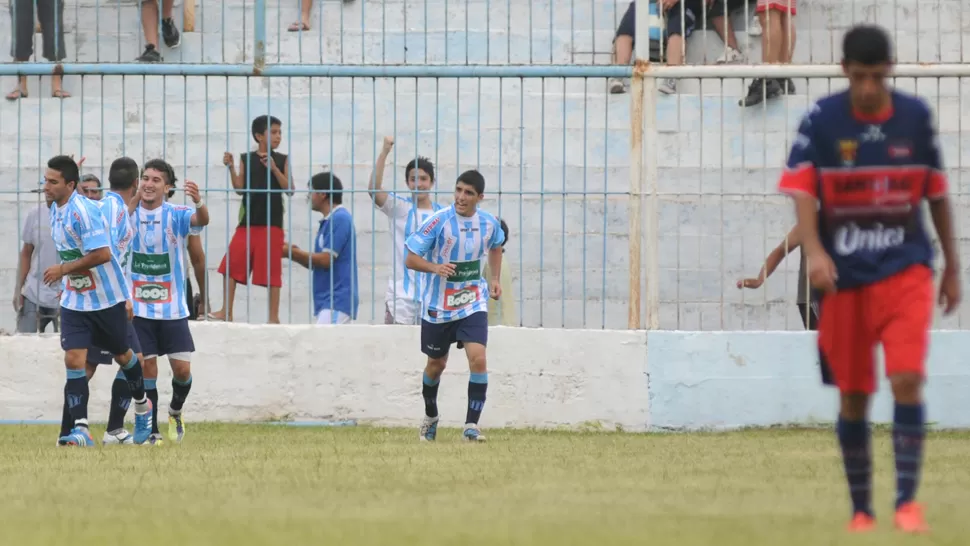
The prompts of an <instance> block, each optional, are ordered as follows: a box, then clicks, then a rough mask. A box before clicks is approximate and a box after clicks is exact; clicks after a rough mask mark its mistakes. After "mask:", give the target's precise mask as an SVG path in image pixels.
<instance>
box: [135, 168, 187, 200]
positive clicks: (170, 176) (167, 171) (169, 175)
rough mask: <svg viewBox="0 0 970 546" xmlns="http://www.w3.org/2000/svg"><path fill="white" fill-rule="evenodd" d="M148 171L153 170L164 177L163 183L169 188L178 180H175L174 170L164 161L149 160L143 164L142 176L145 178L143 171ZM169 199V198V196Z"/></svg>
mask: <svg viewBox="0 0 970 546" xmlns="http://www.w3.org/2000/svg"><path fill="white" fill-rule="evenodd" d="M148 169H154V170H156V171H158V172H160V173H162V174H164V175H165V183H166V184H169V185H171V186H174V185H175V182H176V181H178V178H175V169H173V168H172V166H171V165H169V164H168V162H167V161H165V160H164V159H149V160H148V161H146V162H145V165H144V166H143V167H142V169H141V174H142V176H145V171H147V170H148ZM169 197H171V196H169Z"/></svg>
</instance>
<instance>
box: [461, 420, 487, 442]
mask: <svg viewBox="0 0 970 546" xmlns="http://www.w3.org/2000/svg"><path fill="white" fill-rule="evenodd" d="M461 436H462V438H464V439H465V441H466V442H484V441H485V435H483V434H482V433H481V431H480V430H479V429H478V425H476V424H475V423H465V431H464V432H462V433H461Z"/></svg>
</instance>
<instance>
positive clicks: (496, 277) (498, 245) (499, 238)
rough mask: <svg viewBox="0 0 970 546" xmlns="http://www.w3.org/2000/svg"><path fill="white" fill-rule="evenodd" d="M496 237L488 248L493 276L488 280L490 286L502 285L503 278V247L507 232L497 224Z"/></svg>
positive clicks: (489, 267) (489, 264) (489, 266)
mask: <svg viewBox="0 0 970 546" xmlns="http://www.w3.org/2000/svg"><path fill="white" fill-rule="evenodd" d="M494 233H495V236H494V237H492V240H491V242H490V244H489V247H488V272H489V274H490V275H491V277H492V278H491V279H486V280H487V281H488V282H489V284H493V285H501V277H502V254H503V252H502V245H504V244H505V232H504V231H502V226H501V225H500V224H499V223H498V221H496V222H495V232H494Z"/></svg>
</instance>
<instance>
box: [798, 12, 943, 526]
mask: <svg viewBox="0 0 970 546" xmlns="http://www.w3.org/2000/svg"><path fill="white" fill-rule="evenodd" d="M890 50H891V46H890V42H889V37H888V36H887V35H886V33H885V31H883V30H882V29H881V28H878V27H873V26H857V27H855V28H853V29H851V30H850V31H849V32H848V33H847V34H846V35H845V39H844V42H843V46H842V55H843V59H842V69H843V71H844V72H845V75H846V77H847V78H848V79H849V89H848V91H844V92H841V93H837V94H834V95H830V96H828V97H825V98H822V99H821V100H819V101H818V102H817V103H815V105H814V106H813V107H812V109H811V110H810V111H809V112H808V114H806V115H805V117H804V118H803V119H802V122H801V125H800V126H799V129H798V134H797V136H796V138H795V142H794V144H793V145H792V149H791V154H790V155H789V158H788V165H787V169H786V172H785V174H784V175H783V176H782V179H781V183H780V189H781V191H783V192H786V193H789V194H792V195H793V196H794V198H795V203H796V210H797V213H798V229H799V230H800V236H801V241H802V248H803V249H804V251H805V253H806V255H807V259H808V268H809V277H810V279H811V282H812V285H813V286H814V287H815V288H817V289H820V290H822V291H824V293H825V294H824V296H823V300H822V305H821V316H820V317H819V328H818V344H819V351H820V352H821V353H822V355H823V356H824V358H825V359H826V360H827V361H828V364H829V367H830V370H831V372H832V376H833V378H834V382H835V385H836V386H837V387H838V389H839V392H840V393H841V397H840V399H841V404H840V409H839V420H838V438H839V444H840V445H841V448H842V459H843V462H844V464H845V475H846V479H847V481H848V484H849V493H850V497H851V500H852V509H853V517H852V521H851V523H850V525H849V528H850V530H852V531H868V530H871V529H873V528H874V526H875V519H874V513H873V511H872V506H871V504H870V503H871V488H872V485H871V481H872V478H871V477H872V456H871V448H870V440H869V436H870V433H869V424H868V409H869V397H870V396H871V395H872V393H873V392H874V391H875V387H876V377H875V374H876V371H875V362H874V358H873V352H874V349H875V345H876V344H877V343H881V344H882V347H883V352H884V354H885V362H886V375H887V376H888V377H889V382H890V384H891V385H892V392H893V398H894V399H895V404H896V405H895V409H894V415H893V432H892V437H893V447H894V451H895V457H896V490H897V496H896V506H895V509H896V515H895V524H896V527H897V529H899V530H901V531H904V532H924V531H927V530H928V529H929V528H928V527H927V525H926V522H925V520H924V518H923V510H922V507H921V506H920V505H919V504H917V503H916V502H915V497H916V489H917V486H918V482H919V475H920V470H921V467H922V456H923V442H924V439H925V436H926V433H925V421H926V419H925V414H924V407H923V392H922V391H923V382H924V380H925V376H926V370H925V359H926V354H927V349H928V345H929V330H930V326H931V324H932V321H933V300H934V293H933V291H934V290H933V272H932V270H931V269H930V264H931V262H932V259H933V247H932V245H931V243H930V239H929V237H928V235H927V233H926V231H925V230H924V229H923V218H922V209H921V204H922V201H923V200H924V199H926V200H928V201H929V202H930V211H931V213H932V217H933V223H934V225H935V227H936V232H937V234H938V235H939V238H940V242H941V246H942V249H943V255H944V259H945V262H946V264H945V268H944V270H943V278H942V281H941V285H940V294H939V300H940V303H941V304H943V305H944V306H945V309H944V312H945V313H950V312H952V311H953V310H954V309H955V308H956V306H957V305H958V303H959V301H960V282H959V273H958V272H959V263H958V257H957V251H956V246H955V241H954V237H953V230H952V222H951V212H950V205H949V201H948V199H947V181H946V177H945V176H944V174H943V167H942V161H941V158H940V150H939V148H938V144H937V136H936V129H935V128H934V125H933V116H932V114H931V112H930V110H929V107H928V106H927V105H926V103H925V102H924V101H923V100H921V99H919V98H918V97H915V96H913V95H908V94H905V93H903V92H900V91H894V90H890V89H889V88H888V87H887V82H886V80H887V79H888V77H889V75H890V72H891V69H892V53H891V51H890Z"/></svg>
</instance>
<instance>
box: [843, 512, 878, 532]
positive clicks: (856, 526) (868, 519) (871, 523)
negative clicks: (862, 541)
mask: <svg viewBox="0 0 970 546" xmlns="http://www.w3.org/2000/svg"><path fill="white" fill-rule="evenodd" d="M875 528H876V520H875V518H873V517H872V516H870V515H869V514H867V513H865V512H858V513H856V515H854V516H852V521H850V522H849V532H850V533H866V532H869V531H872V530H874V529H875Z"/></svg>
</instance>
